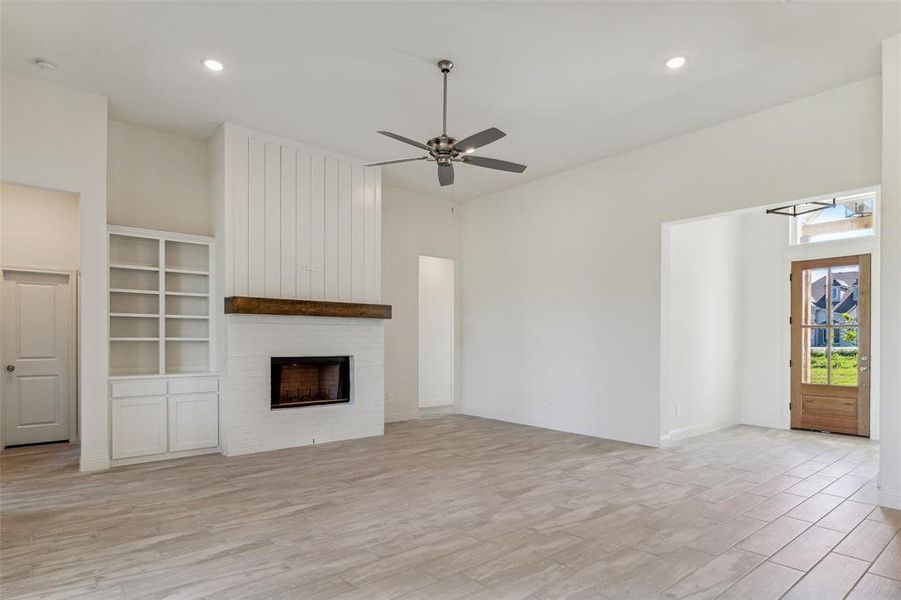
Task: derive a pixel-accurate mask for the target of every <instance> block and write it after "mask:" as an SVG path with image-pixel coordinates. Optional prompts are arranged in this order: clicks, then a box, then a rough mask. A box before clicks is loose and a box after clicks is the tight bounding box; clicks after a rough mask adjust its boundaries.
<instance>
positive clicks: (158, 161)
mask: <svg viewBox="0 0 901 600" xmlns="http://www.w3.org/2000/svg"><path fill="white" fill-rule="evenodd" d="M107 181H108V186H109V187H108V189H109V202H108V204H107V215H108V219H109V223H110V224H113V225H128V226H130V227H143V228H147V229H159V230H162V231H175V232H179V233H196V234H202V235H208V234H209V233H210V231H211V229H210V191H209V181H210V177H209V165H208V149H207V144H206V143H205V142H201V141H198V140H193V139H190V138H186V137H182V136H178V135H172V134H168V133H162V132H160V131H155V130H153V129H147V128H146V127H140V126H138V125H131V124H129V123H121V122H119V121H110V122H109V172H108V180H107Z"/></svg>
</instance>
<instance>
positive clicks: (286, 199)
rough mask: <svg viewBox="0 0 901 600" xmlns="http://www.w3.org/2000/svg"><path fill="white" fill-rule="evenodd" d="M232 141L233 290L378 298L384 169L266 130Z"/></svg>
mask: <svg viewBox="0 0 901 600" xmlns="http://www.w3.org/2000/svg"><path fill="white" fill-rule="evenodd" d="M227 142H228V145H229V146H228V148H227V152H226V153H225V155H226V157H227V161H228V164H227V165H226V166H227V168H228V169H229V170H230V172H229V173H228V177H227V178H226V181H228V182H229V186H230V187H229V192H228V194H227V195H226V202H228V205H227V207H226V209H227V210H226V211H225V215H226V221H227V222H226V224H225V237H226V238H228V239H225V240H223V241H222V243H223V244H225V245H226V247H227V256H231V257H232V258H230V259H229V263H228V264H226V266H225V268H226V273H225V277H226V290H227V293H228V294H229V295H241V296H261V297H271V298H300V299H312V300H335V301H344V302H351V301H354V302H375V301H378V300H379V298H380V296H381V290H380V281H381V264H380V261H381V251H380V246H381V195H380V194H381V172H380V170H379V169H375V168H365V167H363V166H360V165H356V164H353V163H352V162H347V161H344V160H341V159H339V158H336V157H332V156H325V155H324V154H320V153H316V152H308V151H305V150H303V149H301V148H299V147H297V146H293V145H290V144H286V143H283V142H280V141H277V140H273V139H272V138H269V137H266V136H265V135H262V134H260V135H258V136H257V135H254V134H253V133H250V134H246V133H244V132H242V131H233V132H230V134H229V136H228V137H227Z"/></svg>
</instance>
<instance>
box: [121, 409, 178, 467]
mask: <svg viewBox="0 0 901 600" xmlns="http://www.w3.org/2000/svg"><path fill="white" fill-rule="evenodd" d="M112 404H113V415H112V416H113V458H133V457H135V456H148V455H150V454H162V453H164V452H166V447H167V442H168V436H167V434H166V428H167V423H166V397H165V396H141V397H137V398H113V401H112Z"/></svg>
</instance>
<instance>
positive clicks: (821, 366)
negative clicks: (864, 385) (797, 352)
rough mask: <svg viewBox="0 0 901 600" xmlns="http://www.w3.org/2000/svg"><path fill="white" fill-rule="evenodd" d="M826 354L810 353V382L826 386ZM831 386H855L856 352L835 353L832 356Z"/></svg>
mask: <svg viewBox="0 0 901 600" xmlns="http://www.w3.org/2000/svg"><path fill="white" fill-rule="evenodd" d="M827 375H828V373H827V369H826V353H825V352H821V351H816V350H814V351H812V352H811V353H810V382H809V383H818V384H826V383H828V381H827ZM832 385H850V386H855V385H857V352H856V351H854V352H851V351H841V350H838V351H835V352H834V353H833V354H832Z"/></svg>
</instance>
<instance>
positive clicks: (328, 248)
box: [322, 158, 339, 300]
mask: <svg viewBox="0 0 901 600" xmlns="http://www.w3.org/2000/svg"><path fill="white" fill-rule="evenodd" d="M338 171H339V168H338V160H337V159H334V158H326V159H325V264H324V265H323V267H322V271H323V273H324V274H325V299H326V300H337V299H338Z"/></svg>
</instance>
